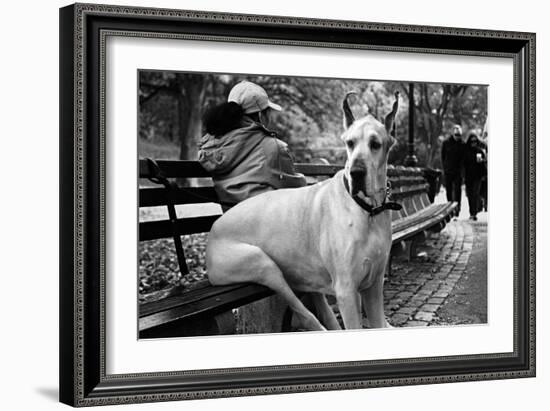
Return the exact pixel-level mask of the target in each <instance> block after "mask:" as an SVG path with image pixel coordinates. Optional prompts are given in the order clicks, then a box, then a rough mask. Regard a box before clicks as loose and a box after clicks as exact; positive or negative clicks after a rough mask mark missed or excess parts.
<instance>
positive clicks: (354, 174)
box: [349, 167, 367, 196]
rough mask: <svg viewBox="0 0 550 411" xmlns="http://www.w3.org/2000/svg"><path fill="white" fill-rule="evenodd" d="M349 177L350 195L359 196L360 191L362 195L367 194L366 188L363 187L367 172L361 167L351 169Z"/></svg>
mask: <svg viewBox="0 0 550 411" xmlns="http://www.w3.org/2000/svg"><path fill="white" fill-rule="evenodd" d="M349 175H350V177H351V193H350V194H351V195H352V196H354V195H356V194H359V192H360V191H362V192H363V194H365V195H366V194H367V188H366V187H365V178H366V176H367V170H366V169H364V168H362V167H353V168H351V169H350V171H349Z"/></svg>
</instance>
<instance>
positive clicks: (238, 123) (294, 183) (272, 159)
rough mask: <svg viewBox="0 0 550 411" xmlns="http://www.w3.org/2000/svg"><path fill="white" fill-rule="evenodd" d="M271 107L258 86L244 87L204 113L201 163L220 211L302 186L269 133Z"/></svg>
mask: <svg viewBox="0 0 550 411" xmlns="http://www.w3.org/2000/svg"><path fill="white" fill-rule="evenodd" d="M272 110H276V111H280V110H281V106H279V105H278V104H275V103H273V102H271V101H270V100H269V98H268V96H267V93H266V91H265V90H264V89H263V88H262V87H260V86H259V85H257V84H255V83H252V82H249V81H242V82H240V83H238V84H237V85H235V86H234V87H233V88H232V89H231V92H230V93H229V96H228V99H227V102H226V103H223V104H220V105H218V106H215V107H212V108H210V109H209V110H207V111H206V113H205V116H204V123H205V128H206V133H207V134H205V135H204V136H203V137H202V138H201V141H200V144H199V162H200V164H201V165H202V166H203V167H204V168H205V169H206V170H207V171H208V172H209V173H210V175H211V176H212V180H213V182H214V188H215V190H216V193H217V195H218V197H219V199H220V203H221V205H222V209H223V211H224V212H225V211H227V210H228V209H229V208H231V206H232V205H235V204H237V203H239V202H241V201H243V200H245V199H247V198H249V197H252V196H255V195H258V194H260V193H263V192H266V191H270V190H276V189H279V188H290V187H302V186H305V185H306V179H305V176H304V175H303V174H300V173H297V172H296V170H295V168H294V161H293V158H292V155H291V153H290V151H289V149H288V146H287V144H286V143H285V142H283V141H281V140H280V139H278V138H277V135H276V133H275V132H273V131H271V130H269V129H268V128H267V127H268V126H269V121H270V116H271V111H272Z"/></svg>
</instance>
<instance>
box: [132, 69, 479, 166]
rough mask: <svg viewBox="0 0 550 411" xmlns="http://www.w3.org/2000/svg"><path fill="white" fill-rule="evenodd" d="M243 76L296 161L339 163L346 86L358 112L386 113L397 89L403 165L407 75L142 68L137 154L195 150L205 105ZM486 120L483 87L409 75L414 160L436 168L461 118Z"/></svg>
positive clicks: (394, 160) (162, 155)
mask: <svg viewBox="0 0 550 411" xmlns="http://www.w3.org/2000/svg"><path fill="white" fill-rule="evenodd" d="M241 80H249V81H252V82H254V83H257V84H259V85H261V86H262V87H264V88H265V89H266V91H267V93H268V95H269V96H270V99H271V100H273V101H274V102H276V103H278V104H280V105H281V106H282V107H283V111H282V112H280V113H276V115H275V117H274V121H273V124H272V125H271V128H272V129H274V130H275V131H276V132H277V133H278V135H279V138H281V139H282V140H284V141H286V142H287V143H288V144H289V146H290V148H291V150H292V152H293V154H294V157H295V159H296V161H297V162H316V161H319V160H320V159H321V158H322V159H325V160H327V161H329V162H330V163H340V164H342V163H344V161H345V150H344V146H343V144H342V143H341V141H340V136H341V134H342V131H343V126H342V112H341V103H342V98H343V96H344V95H345V93H346V92H348V91H351V90H353V91H356V92H357V93H358V95H357V96H355V97H353V96H352V97H350V102H351V107H352V110H353V112H354V114H355V117H356V118H359V117H362V116H364V115H366V114H367V113H368V112H369V111H370V113H372V114H373V115H374V116H376V117H377V118H379V119H380V120H383V118H384V116H385V115H386V114H387V113H388V112H389V111H390V110H391V105H392V103H393V101H394V93H395V92H396V91H399V92H400V96H401V98H400V106H399V107H400V108H399V112H398V114H397V122H396V138H397V141H398V143H397V144H396V146H394V148H393V150H392V151H391V153H390V163H391V164H396V165H400V164H403V161H404V159H405V157H406V155H407V139H408V134H409V124H408V121H409V104H410V103H409V102H410V96H409V83H406V82H397V81H368V80H346V79H322V78H311V77H310V78H306V77H284V76H264V75H234V74H210V73H207V74H200V73H179V72H178V73H176V72H168V71H140V73H139V91H138V92H139V111H140V113H139V114H140V115H139V145H138V147H139V148H138V150H139V156H140V157H152V158H156V159H186V160H188V159H191V160H194V159H196V158H197V151H198V140H199V138H200V137H201V136H202V135H203V133H204V130H203V125H202V115H203V112H204V110H205V109H206V108H207V107H209V106H210V105H214V104H219V103H221V102H223V101H225V100H226V98H227V95H228V94H229V91H230V90H231V88H232V87H233V86H234V85H235V84H236V83H238V82H239V81H241ZM486 120H487V87H486V86H479V85H458V84H439V83H414V140H415V145H416V153H415V154H416V156H417V158H418V166H421V167H433V168H441V162H440V158H439V150H440V147H441V142H442V141H443V139H444V138H445V137H446V136H447V135H448V134H449V132H450V131H451V128H452V125H454V124H460V125H462V127H463V130H464V138H466V137H467V135H468V134H469V133H470V132H475V133H477V134H478V135H479V136H481V135H482V132H483V129H484V127H485V124H486Z"/></svg>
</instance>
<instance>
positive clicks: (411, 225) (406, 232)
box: [392, 203, 457, 243]
mask: <svg viewBox="0 0 550 411" xmlns="http://www.w3.org/2000/svg"><path fill="white" fill-rule="evenodd" d="M434 206H439V207H437V208H436V209H435V210H434V209H432V210H431V211H432V213H426V212H424V210H422V211H421V212H419V213H416V214H420V215H412V216H411V217H412V218H411V219H410V220H409V221H407V222H404V223H406V224H399V228H397V230H396V231H395V232H393V233H392V242H393V243H396V242H399V241H403V240H406V239H407V238H410V237H413V236H414V235H416V234H418V233H419V232H421V231H425V230H427V229H428V228H430V227H432V226H434V225H435V224H438V223H439V222H441V221H443V220H445V218H447V216H449V215H450V214H451V213H452V212H453V210H454V209H455V208H456V207H457V204H456V203H446V204H443V205H441V204H434ZM428 208H430V209H431V208H432V207H428ZM396 225H397V224H396Z"/></svg>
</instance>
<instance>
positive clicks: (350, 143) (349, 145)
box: [346, 140, 353, 150]
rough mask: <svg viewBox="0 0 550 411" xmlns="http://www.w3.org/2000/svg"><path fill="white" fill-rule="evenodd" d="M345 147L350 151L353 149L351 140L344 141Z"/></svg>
mask: <svg viewBox="0 0 550 411" xmlns="http://www.w3.org/2000/svg"><path fill="white" fill-rule="evenodd" d="M346 146H348V148H349V149H350V150H351V149H353V140H348V141H346Z"/></svg>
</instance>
